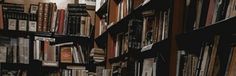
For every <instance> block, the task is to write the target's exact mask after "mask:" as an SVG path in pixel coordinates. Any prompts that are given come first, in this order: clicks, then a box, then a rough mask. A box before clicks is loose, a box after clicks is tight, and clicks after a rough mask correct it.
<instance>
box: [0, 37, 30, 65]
mask: <svg viewBox="0 0 236 76" xmlns="http://www.w3.org/2000/svg"><path fill="white" fill-rule="evenodd" d="M0 49H1V51H0V56H1V57H0V62H2V63H22V64H28V63H29V51H30V50H29V39H28V38H23V37H19V38H9V37H4V36H1V37H0Z"/></svg>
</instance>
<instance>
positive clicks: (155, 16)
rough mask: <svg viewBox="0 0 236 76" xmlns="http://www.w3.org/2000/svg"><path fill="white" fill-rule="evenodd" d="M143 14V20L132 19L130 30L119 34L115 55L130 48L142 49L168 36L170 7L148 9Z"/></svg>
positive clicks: (129, 25)
mask: <svg viewBox="0 0 236 76" xmlns="http://www.w3.org/2000/svg"><path fill="white" fill-rule="evenodd" d="M142 14H143V16H144V18H143V20H139V19H131V20H130V21H129V24H128V31H127V32H126V33H120V34H118V35H117V37H116V51H115V56H119V55H120V54H124V53H127V52H128V49H129V48H130V49H140V48H142V47H144V46H147V45H150V44H153V43H156V42H159V41H161V40H164V39H167V38H168V35H169V34H168V33H169V19H170V18H169V16H170V9H166V10H163V11H160V12H157V11H155V10H148V11H144V12H143V13H142Z"/></svg>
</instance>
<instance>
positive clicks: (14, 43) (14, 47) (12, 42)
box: [10, 38, 18, 63]
mask: <svg viewBox="0 0 236 76" xmlns="http://www.w3.org/2000/svg"><path fill="white" fill-rule="evenodd" d="M17 43H18V42H17V39H15V38H11V39H10V46H11V48H12V49H11V50H12V51H13V57H12V58H13V63H17V62H18V61H17V59H18V57H17V56H18V51H17V50H18V48H17V46H18V44H17Z"/></svg>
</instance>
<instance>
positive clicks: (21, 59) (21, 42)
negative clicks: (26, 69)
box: [18, 38, 25, 63]
mask: <svg viewBox="0 0 236 76" xmlns="http://www.w3.org/2000/svg"><path fill="white" fill-rule="evenodd" d="M18 40H19V42H18V45H19V54H18V55H19V63H24V56H25V55H24V51H25V49H24V38H18Z"/></svg>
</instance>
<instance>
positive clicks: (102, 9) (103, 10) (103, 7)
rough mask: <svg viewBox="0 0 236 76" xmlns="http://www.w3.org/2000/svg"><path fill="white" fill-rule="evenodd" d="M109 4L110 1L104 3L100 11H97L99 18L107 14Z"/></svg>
mask: <svg viewBox="0 0 236 76" xmlns="http://www.w3.org/2000/svg"><path fill="white" fill-rule="evenodd" d="M107 2H108V0H107V1H106V2H104V3H103V5H102V6H101V7H100V8H99V9H98V11H96V14H97V15H98V16H99V17H102V15H103V14H105V13H106V12H107V4H108V3H107Z"/></svg>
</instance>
